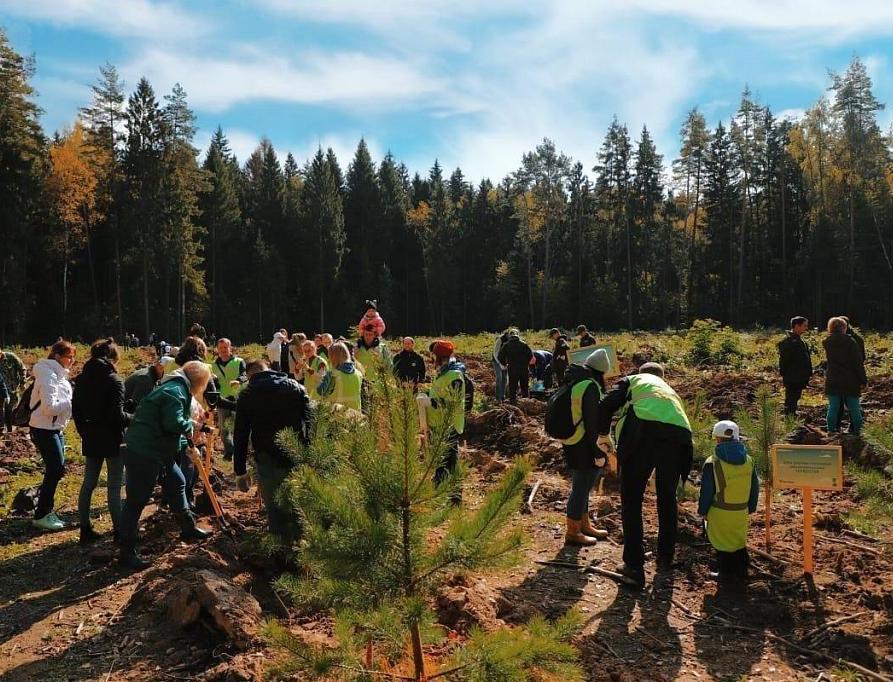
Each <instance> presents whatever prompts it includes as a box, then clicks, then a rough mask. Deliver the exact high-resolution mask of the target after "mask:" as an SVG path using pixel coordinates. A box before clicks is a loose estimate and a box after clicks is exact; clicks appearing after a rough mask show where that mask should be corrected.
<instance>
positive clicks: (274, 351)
mask: <svg viewBox="0 0 893 682" xmlns="http://www.w3.org/2000/svg"><path fill="white" fill-rule="evenodd" d="M285 338H286V337H285V336H283V335H282V332H276V333H275V334H273V340H272V341H270V343H268V344H267V348H266V350H267V358H268V359H269V361H270V369H272V370H274V371H276V372H278V371H279V369H280V367H281V366H282V365H281V364H280V362H279V361H280V360H281V359H282V342H283V341H284V340H285Z"/></svg>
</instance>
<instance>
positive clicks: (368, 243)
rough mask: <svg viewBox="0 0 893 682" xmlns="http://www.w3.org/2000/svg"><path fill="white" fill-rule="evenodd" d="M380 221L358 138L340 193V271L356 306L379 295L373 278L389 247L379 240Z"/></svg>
mask: <svg viewBox="0 0 893 682" xmlns="http://www.w3.org/2000/svg"><path fill="white" fill-rule="evenodd" d="M380 223H381V203H380V196H379V187H378V178H377V176H376V171H375V164H374V163H373V161H372V157H371V156H370V154H369V148H368V147H367V146H366V141H365V140H362V139H361V140H360V143H359V144H358V145H357V151H356V154H354V158H353V161H352V162H351V164H350V166H349V167H348V169H347V186H346V188H345V192H344V235H345V240H346V243H347V248H346V249H345V254H344V271H345V273H348V275H347V279H348V281H347V282H346V284H347V285H348V291H349V292H350V294H352V295H353V296H352V299H353V300H354V301H355V302H356V304H357V305H359V304H360V303H361V302H362V301H364V300H366V299H369V298H378V299H380V298H381V292H380V290H379V282H378V281H377V278H378V274H379V272H380V269H381V266H382V265H383V264H384V262H385V259H386V258H387V254H388V252H389V250H388V248H387V247H388V245H387V243H386V242H385V243H384V244H382V243H381V238H382V234H381V226H380ZM379 302H380V303H381V302H382V301H379Z"/></svg>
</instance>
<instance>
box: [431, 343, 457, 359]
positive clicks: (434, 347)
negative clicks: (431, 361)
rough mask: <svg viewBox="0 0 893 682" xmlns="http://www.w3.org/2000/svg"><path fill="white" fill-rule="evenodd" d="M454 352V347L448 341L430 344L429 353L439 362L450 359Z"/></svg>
mask: <svg viewBox="0 0 893 682" xmlns="http://www.w3.org/2000/svg"><path fill="white" fill-rule="evenodd" d="M455 350H456V347H455V346H454V345H453V344H452V343H451V342H450V341H444V340H442V339H438V340H437V341H435V342H434V343H432V344H431V352H432V353H433V354H434V357H435V358H438V359H439V360H442V359H444V358H449V357H452V355H453V351H455Z"/></svg>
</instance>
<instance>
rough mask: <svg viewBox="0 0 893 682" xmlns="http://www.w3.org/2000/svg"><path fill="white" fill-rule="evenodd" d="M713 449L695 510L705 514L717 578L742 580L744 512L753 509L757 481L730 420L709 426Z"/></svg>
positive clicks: (745, 566) (746, 563) (745, 557)
mask: <svg viewBox="0 0 893 682" xmlns="http://www.w3.org/2000/svg"><path fill="white" fill-rule="evenodd" d="M713 437H714V438H715V439H716V451H715V452H714V454H713V455H711V456H710V457H708V458H707V461H706V462H704V468H703V470H702V472H701V496H700V499H699V500H698V513H699V514H700V515H701V516H703V517H705V525H706V527H707V537H708V539H709V540H710V544H711V545H713V548H714V549H715V550H716V557H717V568H718V571H717V574H716V575H715V576H714V577H717V578H719V580H721V581H739V580H740V581H744V580H746V579H747V569H748V566H749V564H750V558H749V557H748V555H747V527H748V525H749V517H748V514H752V513H753V512H755V511H756V509H757V497H758V495H759V492H760V481H759V479H758V477H757V472H756V469H755V468H754V464H753V460H752V459H751V457H750V455H748V454H747V448H746V447H745V446H744V443H743V442H742V441H741V436H740V431H739V429H738V425H737V424H736V423H735V422H733V421H728V420H726V421H721V422H717V423H716V425H715V426H714V427H713Z"/></svg>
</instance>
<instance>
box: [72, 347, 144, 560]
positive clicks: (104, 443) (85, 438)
mask: <svg viewBox="0 0 893 682" xmlns="http://www.w3.org/2000/svg"><path fill="white" fill-rule="evenodd" d="M117 363H118V347H117V346H116V345H115V342H114V341H113V340H112V339H104V340H101V341H96V342H95V343H94V344H93V345H92V346H90V359H89V360H88V361H87V362H86V363H85V364H84V369H83V370H81V373H80V374H79V375H78V377H77V379H75V382H74V394H73V397H72V416H73V417H74V424H75V426H76V427H77V430H78V434H80V436H81V446H82V447H81V452H82V454H83V455H84V460H85V466H84V480H83V482H82V483H81V491H80V494H79V495H78V515H79V516H80V520H81V538H80V542H81V544H82V545H86V544H89V543H91V542H95V541H96V540H98V539H99V538H100V537H102V536H101V535H100V534H99V533H97V532H96V531H94V530H93V525H92V523H91V521H90V506H91V502H92V499H93V491H94V490H95V489H96V484H97V483H98V482H99V474H100V473H101V472H102V464H103V462H104V463H105V475H106V492H107V499H108V507H109V516H110V517H111V519H112V528H113V530H114V534H115V538H116V539H117V537H118V529H119V527H120V524H121V486H122V485H123V483H124V462H123V458H122V457H121V443H122V442H123V441H124V428H125V427H126V426H127V424H128V423H130V416H131V415H129V414H128V413H127V412H125V411H124V394H125V390H124V381H123V380H122V379H121V377H119V376H118V370H117V366H116V365H117Z"/></svg>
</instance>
